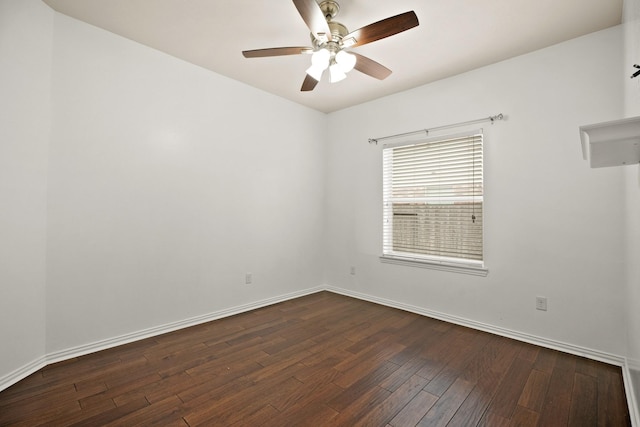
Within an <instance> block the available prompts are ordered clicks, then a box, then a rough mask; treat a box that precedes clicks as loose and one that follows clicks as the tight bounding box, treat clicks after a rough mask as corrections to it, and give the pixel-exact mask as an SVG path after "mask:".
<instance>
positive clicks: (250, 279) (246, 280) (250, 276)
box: [244, 273, 253, 285]
mask: <svg viewBox="0 0 640 427" xmlns="http://www.w3.org/2000/svg"><path fill="white" fill-rule="evenodd" d="M244 283H245V284H247V285H250V284H251V283H253V274H251V273H246V274H245V275H244Z"/></svg>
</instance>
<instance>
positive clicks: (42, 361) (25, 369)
mask: <svg viewBox="0 0 640 427" xmlns="http://www.w3.org/2000/svg"><path fill="white" fill-rule="evenodd" d="M45 366H47V358H46V357H45V356H42V357H39V358H37V359H36V360H33V361H32V362H31V363H27V364H26V365H24V366H21V367H20V368H18V369H16V370H15V371H13V372H9V373H8V374H7V375H5V376H3V377H0V391H2V390H4V389H6V388H8V387H10V386H12V385H13V384H15V383H17V382H18V381H21V380H23V379H25V378H27V377H28V376H29V375H31V374H33V373H34V372H36V371H38V370H39V369H42V368H44V367H45Z"/></svg>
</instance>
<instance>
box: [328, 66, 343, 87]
mask: <svg viewBox="0 0 640 427" xmlns="http://www.w3.org/2000/svg"><path fill="white" fill-rule="evenodd" d="M329 74H330V76H331V83H337V82H339V81H341V80H344V79H345V78H347V75H346V74H345V73H344V71H342V67H340V64H338V63H337V62H334V63H333V64H332V65H331V66H330V67H329Z"/></svg>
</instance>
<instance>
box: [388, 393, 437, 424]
mask: <svg viewBox="0 0 640 427" xmlns="http://www.w3.org/2000/svg"><path fill="white" fill-rule="evenodd" d="M438 399H439V396H435V395H433V394H431V393H427V392H426V391H424V390H421V391H420V392H419V393H418V394H417V395H416V396H415V397H414V398H413V399H411V401H410V402H409V403H407V404H406V405H405V406H404V407H403V408H402V409H401V410H400V412H398V414H397V415H396V416H395V417H393V419H392V420H391V421H389V425H391V426H393V427H405V426H415V425H416V424H418V423H419V422H420V420H421V419H422V418H423V417H424V416H425V415H426V413H427V412H429V410H430V409H431V408H432V407H433V405H435V403H436V402H437V401H438Z"/></svg>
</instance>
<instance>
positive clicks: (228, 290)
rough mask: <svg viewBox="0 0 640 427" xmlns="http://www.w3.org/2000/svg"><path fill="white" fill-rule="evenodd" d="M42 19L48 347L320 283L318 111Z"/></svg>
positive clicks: (59, 18) (321, 130)
mask: <svg viewBox="0 0 640 427" xmlns="http://www.w3.org/2000/svg"><path fill="white" fill-rule="evenodd" d="M54 22H55V27H54V61H53V81H54V83H55V84H54V89H53V104H54V115H53V121H54V126H53V132H52V143H51V149H50V167H49V177H48V179H49V216H48V231H49V239H48V245H47V256H48V258H47V261H48V262H47V265H48V288H47V291H48V292H47V326H48V329H47V352H49V353H51V352H55V351H59V350H63V349H67V348H71V347H74V346H78V345H82V344H87V343H91V342H95V341H98V340H102V339H106V338H112V337H117V336H120V335H122V334H125V333H130V332H134V331H138V330H142V329H145V328H149V327H155V326H159V325H163V324H167V323H169V322H173V321H179V320H183V319H187V318H190V317H193V316H197V315H202V314H206V313H211V312H214V311H217V310H221V309H228V308H230V307H235V306H238V305H241V304H246V303H250V302H255V301H259V300H261V299H266V298H270V297H274V296H278V295H283V294H286V293H290V292H294V291H300V290H302V289H307V288H311V287H315V286H319V285H321V284H322V283H323V276H322V274H323V271H322V258H321V255H322V245H321V244H320V242H321V240H322V230H323V202H324V198H323V192H324V187H323V186H324V181H323V177H324V161H323V159H324V156H325V149H324V141H325V139H326V126H327V125H326V115H324V114H321V113H319V112H316V111H313V110H310V109H308V108H306V107H301V106H299V105H296V104H293V103H291V102H289V101H285V100H283V99H281V98H278V97H275V96H273V95H270V94H267V93H264V92H261V91H258V90H256V89H254V88H251V87H249V86H246V85H244V84H241V83H238V82H236V81H233V80H230V79H227V78H224V77H222V76H219V75H216V74H214V73H212V72H210V71H207V70H204V69H202V68H199V67H196V66H194V65H191V64H188V63H186V62H183V61H180V60H178V59H175V58H172V57H169V56H167V55H165V54H163V53H160V52H158V51H155V50H152V49H150V48H147V47H145V46H142V45H139V44H137V43H133V42H131V41H129V40H126V39H124V38H121V37H118V36H116V35H113V34H111V33H108V32H105V31H103V30H100V29H98V28H95V27H92V26H89V25H87V24H84V23H82V22H79V21H76V20H73V19H71V18H68V17H66V16H64V15H60V14H56V15H55V21H54ZM245 272H251V273H253V284H252V285H245Z"/></svg>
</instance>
